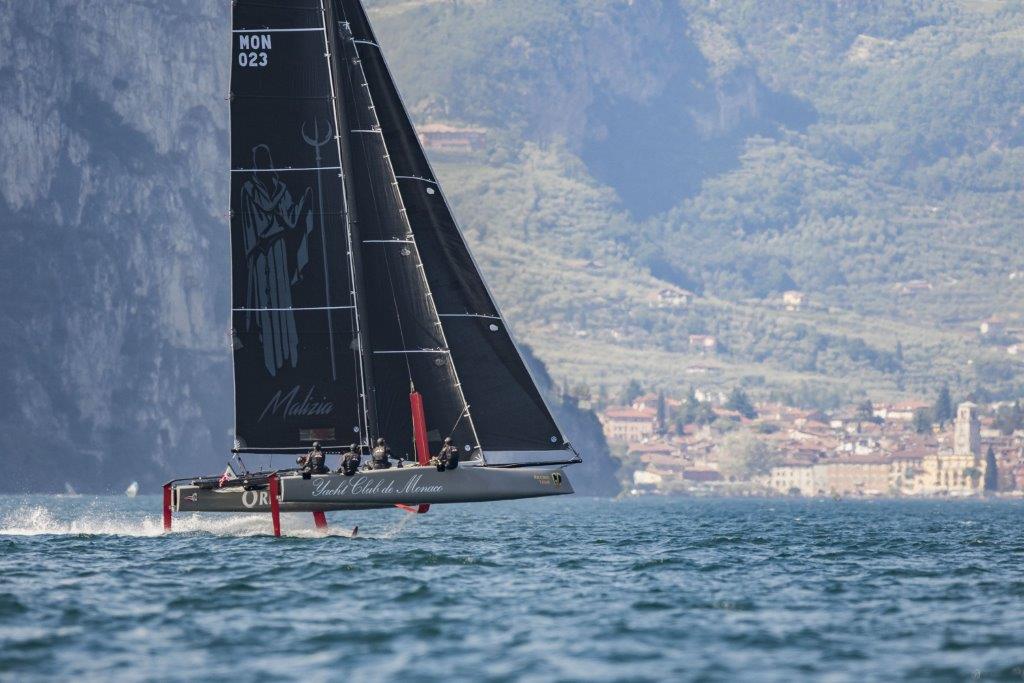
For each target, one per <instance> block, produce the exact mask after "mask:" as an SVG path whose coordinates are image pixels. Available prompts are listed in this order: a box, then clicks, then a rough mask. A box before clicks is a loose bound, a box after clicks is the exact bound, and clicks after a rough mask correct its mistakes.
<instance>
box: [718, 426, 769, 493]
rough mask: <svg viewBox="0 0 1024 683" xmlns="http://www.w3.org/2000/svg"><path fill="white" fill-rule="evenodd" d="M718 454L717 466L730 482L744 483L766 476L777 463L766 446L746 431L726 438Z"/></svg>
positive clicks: (737, 432) (734, 433)
mask: <svg viewBox="0 0 1024 683" xmlns="http://www.w3.org/2000/svg"><path fill="white" fill-rule="evenodd" d="M718 452H719V456H718V466H719V468H720V469H721V470H722V474H724V475H726V476H727V477H729V478H730V479H732V480H740V481H746V480H749V479H750V478H751V477H754V476H757V475H759V474H767V473H768V470H770V469H771V468H772V466H773V465H775V463H776V461H777V458H776V455H775V453H773V452H772V451H771V449H769V448H768V445H767V444H766V443H765V442H763V441H760V440H758V439H757V438H756V437H755V436H754V435H753V434H751V433H750V432H748V431H746V430H743V431H736V432H733V433H732V434H729V435H728V436H726V437H725V439H723V440H722V443H721V445H720V446H719V448H718Z"/></svg>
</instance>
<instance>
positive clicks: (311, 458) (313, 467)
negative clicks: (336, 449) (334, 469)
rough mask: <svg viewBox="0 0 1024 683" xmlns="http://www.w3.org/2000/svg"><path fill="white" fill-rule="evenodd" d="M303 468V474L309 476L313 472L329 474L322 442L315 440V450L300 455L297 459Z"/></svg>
mask: <svg viewBox="0 0 1024 683" xmlns="http://www.w3.org/2000/svg"><path fill="white" fill-rule="evenodd" d="M295 462H296V463H298V465H299V467H300V468H301V470H302V476H303V477H308V476H309V475H311V474H327V473H328V472H330V470H329V469H327V464H326V462H325V456H324V452H323V450H322V449H321V448H320V442H319V441H314V442H313V450H311V451H310V452H309V453H307V454H306V455H302V456H299V457H298V458H296V460H295Z"/></svg>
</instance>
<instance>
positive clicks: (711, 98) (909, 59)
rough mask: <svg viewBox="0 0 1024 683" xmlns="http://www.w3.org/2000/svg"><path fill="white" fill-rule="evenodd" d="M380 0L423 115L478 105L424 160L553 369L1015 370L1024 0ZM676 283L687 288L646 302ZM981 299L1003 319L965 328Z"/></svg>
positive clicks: (797, 374)
mask: <svg viewBox="0 0 1024 683" xmlns="http://www.w3.org/2000/svg"><path fill="white" fill-rule="evenodd" d="M371 7H372V13H373V16H374V19H375V20H376V22H377V25H378V32H379V34H380V35H381V39H382V41H383V42H384V43H385V47H386V49H387V53H388V54H389V56H390V59H391V61H392V66H393V68H394V69H395V72H396V76H397V78H398V80H399V83H400V86H401V87H402V88H403V91H404V93H405V96H406V100H407V102H408V104H409V105H410V107H411V108H412V109H413V111H414V115H415V116H416V118H417V119H418V120H419V121H420V122H421V123H423V122H428V121H439V120H441V121H455V122H463V123H467V124H473V125H479V126H484V127H487V128H488V129H489V130H490V133H489V137H488V140H489V142H488V146H487V149H486V150H481V151H480V152H479V153H477V154H474V155H470V156H462V157H448V158H445V157H436V159H435V160H436V161H437V162H438V170H439V173H440V174H441V175H442V177H443V178H444V180H445V181H446V189H447V191H448V193H449V195H451V197H452V199H453V201H454V203H455V205H456V209H457V213H458V215H459V217H460V219H461V221H462V223H463V226H464V228H465V229H466V231H467V234H468V235H469V238H470V240H471V241H472V243H473V245H474V248H475V250H476V252H477V254H478V256H479V257H480V260H481V261H482V262H483V265H484V268H485V270H486V271H487V274H488V276H489V278H490V279H491V280H492V282H493V284H494V285H495V286H496V288H497V289H498V290H499V298H500V299H501V300H502V303H503V304H504V308H505V309H506V312H507V313H509V314H510V317H512V318H513V320H514V321H515V323H516V325H517V329H518V332H519V336H520V337H523V338H525V339H527V340H528V341H529V342H530V343H531V344H533V345H534V347H535V349H536V351H537V352H538V354H539V356H540V357H541V358H542V359H543V360H544V361H546V362H547V364H548V365H549V368H550V370H551V372H552V374H553V376H554V377H555V378H556V380H557V381H559V382H561V383H567V384H569V385H570V386H572V387H579V386H580V385H587V387H588V388H589V389H591V390H594V389H595V388H596V386H597V385H604V386H605V387H606V388H607V389H609V390H616V389H618V388H619V387H621V386H622V385H623V384H625V383H626V382H627V381H628V380H629V379H631V378H636V379H639V380H640V381H642V382H643V383H644V384H646V385H649V386H660V387H664V388H668V389H673V388H676V389H678V388H679V387H682V386H686V385H689V384H697V385H716V384H717V385H722V386H728V385H731V384H735V383H744V384H746V385H749V386H751V387H752V388H753V391H754V392H755V393H759V394H762V395H765V396H767V395H772V396H775V397H777V398H784V399H792V400H794V401H796V402H802V403H810V404H827V403H834V402H836V401H838V400H852V399H855V398H857V397H858V396H860V395H863V394H868V395H870V396H871V397H873V398H896V397H901V396H908V395H921V394H924V395H930V394H933V393H934V392H935V391H936V387H937V386H938V385H940V384H942V383H944V382H948V383H949V384H950V385H951V386H953V387H955V388H956V390H957V391H959V392H961V393H963V394H967V393H971V392H974V393H976V394H979V395H987V396H992V397H999V396H1010V395H1018V394H1019V393H1021V391H1022V389H1024V373H1022V369H1024V364H1022V362H1021V360H1020V359H1021V356H1012V355H1010V354H1008V353H1007V346H1009V345H1010V344H1011V343H1012V342H1013V341H1014V340H1015V339H1014V338H1015V334H1016V333H1015V330H1014V328H1015V327H1020V328H1024V320H1022V319H1021V314H1022V313H1024V308H1022V306H1021V303H1020V301H1021V296H1022V294H1024V255H1022V253H1021V249H1020V245H1021V244H1022V240H1024V227H1022V226H1024V206H1022V202H1021V194H1020V190H1021V184H1022V180H1021V179H1022V177H1024V174H1022V171H1024V147H1022V142H1024V128H1022V126H1024V105H1022V103H1024V80H1022V79H1021V75H1022V74H1024V68H1022V67H1024V8H1022V7H1021V6H1020V5H1017V4H1013V3H999V2H960V3H954V2H930V1H926V0H918V1H916V2H879V3H870V4H865V3H860V2H851V1H832V2H826V3H793V2H786V1H783V0H775V1H768V2H765V1H758V2H754V1H752V0H751V1H746V2H730V3H711V4H708V3H704V2H698V1H697V0H664V1H659V0H647V1H645V2H642V3H641V2H626V1H614V0H597V1H595V0H519V1H517V2H515V3H508V2H497V1H486V0H478V1H476V2H465V1H462V2H459V1H453V2H408V1H405V2H399V1H395V2H386V1H380V2H375V3H371ZM673 287H674V288H683V289H686V290H690V291H693V292H695V293H696V294H697V297H696V298H695V299H694V300H693V301H692V302H691V303H690V304H689V305H686V306H678V305H677V306H659V305H658V300H657V293H658V292H659V291H661V290H663V289H665V288H673ZM790 290H797V291H801V292H803V293H804V294H805V297H806V301H805V303H804V304H803V305H802V306H800V307H798V308H797V310H786V309H785V308H784V307H783V306H782V303H781V299H782V294H783V292H785V291H790ZM992 316H998V317H1000V318H1002V319H1004V320H1005V321H1006V323H1007V325H1008V328H1009V332H1008V333H1006V334H1005V335H1003V336H1002V337H997V338H992V337H989V338H988V339H983V338H982V337H981V336H980V335H979V334H978V325H979V323H980V322H981V321H982V320H984V319H987V318H990V317H992ZM691 334H710V335H714V336H716V338H717V340H718V343H719V349H718V351H717V353H714V354H709V355H706V356H698V355H697V352H696V351H695V350H691V347H690V341H689V335H691Z"/></svg>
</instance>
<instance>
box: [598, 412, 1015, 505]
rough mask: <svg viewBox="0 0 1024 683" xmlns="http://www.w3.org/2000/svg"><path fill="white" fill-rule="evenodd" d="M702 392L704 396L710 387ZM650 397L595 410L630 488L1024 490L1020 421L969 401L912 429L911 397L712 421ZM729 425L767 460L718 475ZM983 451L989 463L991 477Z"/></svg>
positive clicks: (866, 493)
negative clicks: (752, 438)
mask: <svg viewBox="0 0 1024 683" xmlns="http://www.w3.org/2000/svg"><path fill="white" fill-rule="evenodd" d="M694 393H696V392H694ZM702 395H704V396H706V397H709V398H712V397H713V396H714V392H702ZM657 401H658V397H656V396H654V395H650V396H646V397H641V398H639V399H637V401H636V402H635V403H634V404H633V405H631V406H628V407H615V408H609V409H607V410H605V411H604V412H603V413H601V414H600V418H601V421H602V424H603V425H604V430H605V434H606V436H607V438H608V440H609V442H611V443H612V444H613V446H614V445H615V444H618V446H616V448H618V449H619V450H620V452H622V453H623V459H624V462H626V463H627V467H626V468H625V469H627V471H628V470H631V471H632V488H633V489H634V490H635V491H637V492H648V493H690V494H697V493H702V492H703V493H715V492H718V493H723V492H733V491H736V490H742V491H746V492H748V493H770V494H775V495H802V496H837V497H877V496H952V497H963V496H978V495H982V494H984V493H986V491H995V490H998V491H1001V492H1004V493H1007V492H1012V491H1015V490H1024V429H1019V430H1018V431H1017V432H1015V433H1014V434H1010V435H1007V434H1003V433H1001V432H1000V431H999V430H998V429H996V428H995V424H994V421H993V417H992V416H991V414H983V409H982V407H981V406H978V405H976V404H974V403H963V404H961V405H959V406H958V408H957V416H956V419H955V421H954V422H953V424H952V425H948V426H947V427H946V428H945V429H943V428H940V427H939V426H938V425H934V426H933V428H932V429H931V430H930V431H926V432H925V433H919V428H920V425H919V424H915V420H914V417H913V416H914V415H915V414H916V413H917V412H918V411H921V410H925V409H926V408H927V406H925V405H924V404H922V403H920V402H906V403H902V404H895V405H882V406H878V407H877V408H875V410H874V411H873V415H872V414H869V415H868V418H870V419H865V417H864V415H863V411H853V410H851V411H844V410H840V411H836V412H835V413H834V414H823V413H821V412H817V411H808V410H801V409H797V408H792V407H788V406H782V405H778V404H759V405H758V406H757V409H758V413H759V415H758V417H757V418H756V419H754V420H747V419H745V418H742V417H741V416H739V415H738V414H736V413H735V412H733V411H729V410H726V409H724V408H722V407H720V406H715V407H714V409H713V410H712V413H713V414H714V416H715V421H714V422H713V424H715V425H717V426H716V427H714V428H713V427H712V426H709V425H706V424H705V425H703V426H698V425H695V424H686V425H684V426H682V428H680V426H679V425H674V424H673V423H672V419H671V414H672V413H674V412H675V411H678V410H681V409H682V406H681V404H680V403H679V402H678V401H671V400H666V399H664V397H661V399H660V401H661V407H660V409H659V407H658V403H657ZM659 412H660V413H663V415H662V419H661V420H659ZM990 412H991V411H990ZM665 413H667V414H668V415H665ZM722 425H725V427H727V428H725V429H723V427H722ZM730 425H731V427H730ZM732 429H744V430H747V431H749V432H750V433H752V434H755V435H756V437H757V439H758V441H760V442H761V443H762V444H764V446H765V447H767V449H768V450H769V452H770V453H772V454H773V455H774V459H776V460H777V463H776V464H774V465H773V466H771V467H769V468H767V470H766V471H761V472H759V473H753V474H751V476H749V477H747V478H745V479H741V478H737V477H736V476H735V475H731V476H726V475H724V474H723V471H724V472H730V473H731V472H733V468H724V467H722V458H723V457H724V454H723V452H722V450H721V448H722V443H723V441H724V439H725V437H724V436H723V434H722V431H730V430H732ZM989 449H991V451H992V454H991V455H987V454H988V451H989ZM989 461H991V462H992V463H995V466H996V470H997V471H996V472H993V473H992V476H991V477H989V476H987V475H988V470H989ZM986 481H988V486H989V488H988V489H986Z"/></svg>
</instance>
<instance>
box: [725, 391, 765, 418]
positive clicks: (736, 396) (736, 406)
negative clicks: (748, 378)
mask: <svg viewBox="0 0 1024 683" xmlns="http://www.w3.org/2000/svg"><path fill="white" fill-rule="evenodd" d="M725 407H726V408H728V409H729V410H735V411H736V412H737V413H739V414H740V415H742V416H743V417H745V418H747V419H748V420H753V419H754V418H755V417H757V409H756V408H754V404H753V403H752V402H751V400H750V397H749V396H747V392H745V391H743V389H740V388H739V387H736V388H735V389H733V390H732V391H731V392H730V393H729V398H728V400H727V401H726V402H725Z"/></svg>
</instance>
